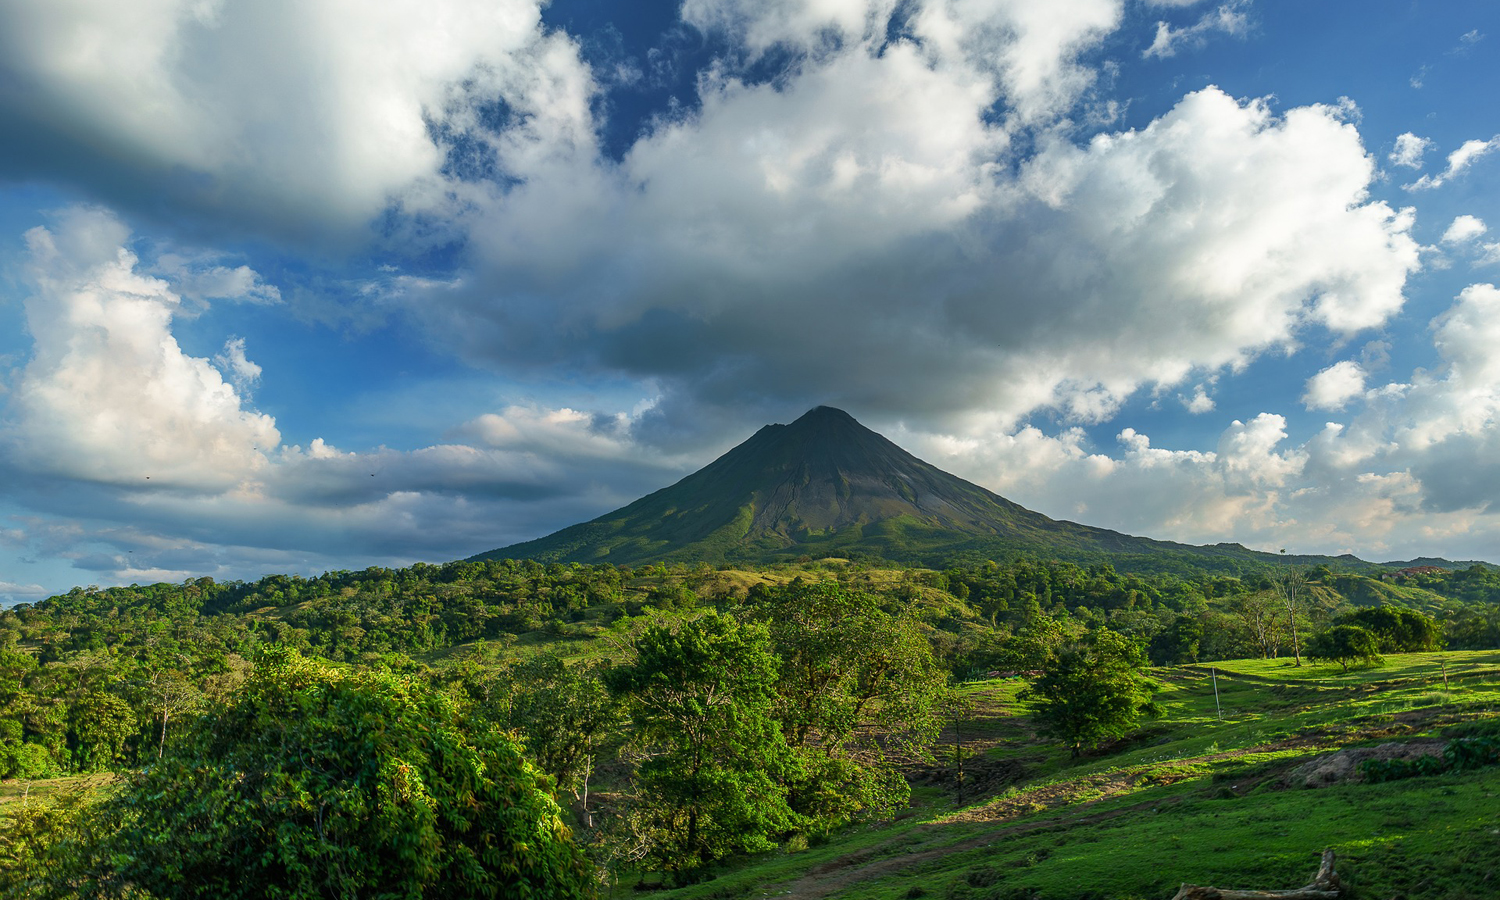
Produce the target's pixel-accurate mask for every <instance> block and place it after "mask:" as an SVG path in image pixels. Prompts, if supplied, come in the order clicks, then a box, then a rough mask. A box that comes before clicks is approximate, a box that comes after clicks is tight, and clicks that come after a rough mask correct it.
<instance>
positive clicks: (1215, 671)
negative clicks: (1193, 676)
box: [1208, 666, 1224, 722]
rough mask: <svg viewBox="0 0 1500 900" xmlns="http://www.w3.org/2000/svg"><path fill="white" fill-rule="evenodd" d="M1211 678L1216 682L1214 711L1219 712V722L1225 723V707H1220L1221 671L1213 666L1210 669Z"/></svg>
mask: <svg viewBox="0 0 1500 900" xmlns="http://www.w3.org/2000/svg"><path fill="white" fill-rule="evenodd" d="M1208 672H1209V675H1210V677H1212V678H1213V680H1214V709H1216V710H1218V711H1219V721H1220V722H1222V721H1224V707H1222V706H1220V705H1219V670H1218V669H1216V668H1214V667H1213V666H1209V667H1208Z"/></svg>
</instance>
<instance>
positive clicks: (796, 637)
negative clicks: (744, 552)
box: [750, 578, 947, 827]
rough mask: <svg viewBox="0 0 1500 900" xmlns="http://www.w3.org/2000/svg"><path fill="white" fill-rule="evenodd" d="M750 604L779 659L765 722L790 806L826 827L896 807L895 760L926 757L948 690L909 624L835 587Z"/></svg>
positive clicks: (795, 588) (900, 782)
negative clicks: (776, 745) (777, 744)
mask: <svg viewBox="0 0 1500 900" xmlns="http://www.w3.org/2000/svg"><path fill="white" fill-rule="evenodd" d="M750 602H751V612H752V615H754V616H755V617H756V618H757V619H758V620H760V621H762V622H764V623H765V625H766V628H767V630H768V633H769V635H770V639H771V647H772V650H773V651H774V652H775V653H776V654H777V655H778V656H779V657H780V660H781V666H780V673H781V675H780V679H779V680H778V682H777V698H776V704H775V707H774V713H773V714H774V716H775V718H776V720H777V721H778V723H779V724H780V726H781V729H782V733H783V734H784V735H785V737H786V741H787V743H788V744H789V745H790V746H791V748H792V750H793V753H794V756H795V759H796V768H797V772H796V774H795V775H793V776H791V779H790V782H789V784H788V790H789V793H788V799H789V802H790V803H791V805H792V808H793V809H794V810H796V811H797V812H798V813H799V814H801V815H802V816H805V817H807V818H808V819H809V820H810V821H813V822H817V823H819V824H820V825H821V826H822V827H829V826H833V825H838V824H842V823H843V822H845V821H848V820H849V819H851V818H854V817H856V816H859V815H885V814H889V813H890V812H892V811H893V810H894V809H896V808H897V807H899V806H901V805H904V804H905V803H906V800H907V797H908V796H909V794H910V788H909V786H908V785H907V783H906V780H905V779H904V778H902V777H901V775H900V773H899V772H898V771H897V770H896V765H895V758H896V756H897V755H898V754H903V753H904V754H908V755H911V754H916V755H923V754H926V753H927V748H928V747H930V746H931V744H932V742H933V741H934V739H935V738H936V736H937V732H938V729H939V727H940V721H939V715H940V714H941V710H942V708H943V706H944V700H945V696H946V688H947V676H946V674H945V673H944V672H942V670H941V669H940V668H939V667H938V665H937V663H936V661H935V660H934V659H933V654H932V646H931V644H930V643H929V642H928V640H927V638H926V637H925V636H924V635H923V634H922V633H921V631H920V629H919V628H918V626H917V623H916V622H915V621H914V620H913V619H912V618H911V617H910V616H909V615H892V614H890V613H887V612H886V611H884V610H883V609H881V605H880V599H879V598H878V597H876V596H874V595H873V594H870V593H868V592H865V591H858V590H850V589H848V588H845V587H843V586H841V585H839V584H838V583H837V582H833V581H820V582H816V583H808V582H804V581H803V580H802V579H800V578H799V579H797V580H795V581H793V582H792V583H791V584H788V585H786V586H784V587H780V588H759V589H757V590H756V591H753V592H752V593H751V597H750ZM862 726H863V727H862ZM868 726H875V728H874V729H871V728H870V727H868ZM877 732H878V734H877Z"/></svg>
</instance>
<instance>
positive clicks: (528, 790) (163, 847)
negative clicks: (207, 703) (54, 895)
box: [74, 649, 591, 898]
mask: <svg viewBox="0 0 1500 900" xmlns="http://www.w3.org/2000/svg"><path fill="white" fill-rule="evenodd" d="M558 812H559V811H558V809H557V807H556V804H555V803H553V801H552V800H551V798H550V797H549V796H548V795H547V794H546V793H545V792H544V791H543V790H542V789H541V783H540V781H539V776H538V775H537V774H536V772H535V770H534V769H532V768H531V766H530V765H529V764H528V763H526V762H525V761H524V760H523V759H522V757H521V755H520V752H519V750H518V748H517V747H516V746H515V744H514V743H513V742H512V741H511V740H510V739H509V738H507V737H506V736H504V735H503V734H501V733H500V732H498V731H496V730H494V729H492V728H491V729H466V728H465V727H464V723H463V722H462V721H461V720H460V719H459V717H458V715H457V710H456V707H455V705H454V704H453V702H452V701H451V700H450V699H448V698H447V697H445V696H444V695H442V694H438V693H435V692H432V691H430V690H428V689H426V688H424V687H422V686H421V685H420V684H419V683H417V682H415V681H413V680H412V679H410V678H406V677H401V676H396V675H391V674H388V673H378V672H363V673H346V672H340V671H337V670H334V669H331V668H328V667H327V666H325V665H321V664H318V663H316V662H313V661H310V660H306V659H304V658H302V657H301V656H299V655H298V654H296V653H295V652H293V651H288V650H275V649H273V650H270V651H268V652H266V653H265V654H264V655H263V656H262V658H261V660H260V662H259V663H258V665H257V667H256V669H255V672H254V673H253V675H252V676H251V678H250V680H249V681H248V682H247V684H246V685H245V689H244V691H243V693H242V695H241V696H240V698H239V699H238V700H236V701H235V702H234V703H233V704H231V705H230V706H228V707H227V708H226V709H224V710H223V711H222V712H220V713H218V714H216V715H210V716H206V717H204V718H202V719H200V720H199V721H197V722H196V723H194V725H193V726H192V727H191V728H190V729H189V730H188V732H187V733H186V734H184V735H183V736H182V737H181V739H179V740H176V741H174V742H171V743H169V744H168V746H167V752H166V753H165V754H164V755H163V757H162V759H161V760H160V761H159V762H158V763H156V764H154V765H152V766H151V767H149V768H147V769H145V770H143V771H140V772H137V773H135V774H134V775H132V776H131V777H130V778H129V779H128V780H127V781H126V783H125V785H124V787H123V789H122V791H121V793H120V794H119V796H118V797H116V798H114V799H111V800H109V801H106V802H105V803H103V804H102V805H101V806H100V808H99V813H100V815H101V816H102V817H103V818H104V820H105V821H108V822H110V823H111V824H112V825H113V826H114V827H113V833H111V834H109V836H108V837H106V838H104V839H103V840H102V841H101V842H100V843H99V844H98V845H97V846H96V847H94V848H93V852H92V853H91V854H90V855H89V858H88V859H87V861H86V871H85V872H84V873H83V875H84V878H83V881H84V883H85V885H86V890H85V891H84V893H86V894H87V893H89V891H90V890H92V891H94V892H97V893H98V894H100V895H113V894H116V893H118V892H120V891H122V890H123V889H125V888H126V887H134V888H139V889H142V890H145V891H147V892H149V893H150V894H151V895H154V896H158V897H178V898H198V897H202V898H208V897H214V898H221V897H222V898H251V897H267V896H280V897H289V898H321V897H334V896H336V897H345V896H372V897H376V896H378V897H392V898H395V897H403V898H416V897H424V896H427V897H456V898H462V897H497V896H499V897H542V896H546V897H559V898H561V897H583V896H586V895H587V894H588V893H589V888H590V884H591V882H590V878H589V874H588V871H587V868H586V865H585V863H584V861H583V859H582V857H581V856H580V855H579V853H578V851H577V849H576V848H575V847H574V846H573V843H572V840H571V837H570V836H569V833H568V830H567V829H566V827H565V826H564V825H563V824H562V822H561V820H560V819H559V816H558ZM74 874H75V877H76V875H77V873H74Z"/></svg>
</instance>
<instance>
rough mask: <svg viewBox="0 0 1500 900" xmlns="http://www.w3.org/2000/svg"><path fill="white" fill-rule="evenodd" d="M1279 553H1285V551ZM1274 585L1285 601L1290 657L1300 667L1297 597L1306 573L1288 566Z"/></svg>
mask: <svg viewBox="0 0 1500 900" xmlns="http://www.w3.org/2000/svg"><path fill="white" fill-rule="evenodd" d="M1281 552H1282V553H1283V554H1285V553H1286V551H1285V550H1283V551H1281ZM1276 584H1277V585H1278V586H1279V587H1280V588H1281V596H1282V599H1283V600H1285V601H1286V622H1287V627H1288V628H1290V629H1291V633H1292V657H1293V658H1294V659H1296V661H1297V665H1299V666H1300V665H1302V648H1301V646H1300V645H1299V644H1298V643H1297V604H1298V602H1299V601H1300V600H1301V597H1300V596H1299V595H1300V593H1301V591H1302V589H1303V588H1304V587H1306V586H1307V573H1306V572H1303V571H1302V570H1301V569H1299V568H1297V567H1296V566H1288V567H1287V568H1286V569H1285V570H1283V571H1282V572H1281V573H1280V574H1279V575H1277V577H1276Z"/></svg>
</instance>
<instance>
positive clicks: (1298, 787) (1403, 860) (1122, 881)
mask: <svg viewBox="0 0 1500 900" xmlns="http://www.w3.org/2000/svg"><path fill="white" fill-rule="evenodd" d="M1445 667H1446V670H1447V676H1448V681H1447V688H1446V689H1445V688H1444V682H1443V669H1444V668H1445ZM1155 674H1156V675H1157V677H1158V678H1159V679H1160V680H1161V681H1162V683H1163V684H1164V686H1165V688H1164V690H1163V692H1162V694H1161V695H1160V697H1159V699H1160V701H1161V704H1162V706H1163V707H1164V714H1163V715H1162V716H1161V717H1160V718H1159V719H1158V720H1157V721H1156V722H1154V723H1153V724H1152V725H1150V726H1149V727H1148V728H1147V729H1145V730H1144V731H1143V732H1142V733H1141V734H1140V735H1139V736H1137V737H1136V738H1135V739H1133V740H1132V741H1130V742H1127V743H1124V744H1122V745H1120V746H1117V747H1114V748H1110V750H1109V752H1105V753H1101V754H1099V755H1096V756H1095V757H1093V758H1087V759H1083V760H1078V761H1070V760H1069V759H1067V756H1066V753H1064V752H1063V751H1061V750H1059V749H1057V748H1055V747H1052V746H1049V745H1048V744H1046V743H1043V742H1040V741H1038V740H1037V739H1036V737H1035V735H1034V733H1033V730H1032V728H1031V724H1030V722H1029V720H1028V719H1027V717H1026V714H1025V710H1024V709H1023V708H1022V707H1021V706H1019V705H1018V704H1017V703H1016V702H1015V695H1016V693H1017V691H1018V690H1019V687H1020V682H1019V681H1015V680H1011V681H989V682H982V683H976V684H972V685H969V686H967V687H966V691H967V692H968V693H969V695H970V696H971V697H972V699H973V700H974V701H975V702H976V712H975V713H974V714H973V716H972V718H971V719H969V720H966V721H963V722H961V723H960V732H959V733H961V734H962V735H963V736H964V741H965V742H966V743H965V746H966V748H968V749H970V750H977V751H978V753H977V754H976V755H975V756H974V757H972V758H970V759H968V760H967V761H966V764H965V769H966V772H967V775H968V785H967V787H966V789H965V792H964V793H963V794H960V790H959V786H958V784H957V783H956V774H955V770H954V767H953V765H952V755H953V753H954V752H955V750H956V748H957V746H958V745H957V743H956V740H955V738H956V736H957V735H956V734H955V732H954V730H953V729H952V728H950V729H949V730H948V732H947V733H946V734H945V735H944V740H945V746H944V748H943V749H944V751H945V752H946V754H947V757H948V764H947V765H946V766H944V767H943V768H941V769H939V770H934V771H933V772H932V773H930V774H931V778H930V781H931V784H930V786H928V787H926V788H924V789H922V790H920V791H919V793H918V802H917V803H916V804H915V805H914V807H913V809H912V810H911V811H910V813H909V814H908V815H906V816H905V817H904V818H902V819H901V820H899V821H897V822H895V823H893V824H890V825H887V826H883V827H871V828H865V829H860V830H854V831H850V832H847V833H844V834H842V835H839V836H838V837H837V838H835V839H834V840H831V841H829V842H828V843H826V844H824V845H822V846H818V847H812V848H808V849H802V848H796V847H794V848H788V850H789V851H790V852H784V853H781V854H775V855H770V856H767V857H763V858H759V859H755V860H750V861H746V862H743V863H742V864H740V865H739V866H738V867H737V868H734V869H733V870H731V871H727V872H725V873H724V874H722V875H721V876H720V877H719V878H717V879H715V880H713V881H711V882H707V883H704V884H700V885H695V886H692V887H690V888H684V889H679V890H674V891H665V892H662V893H660V894H657V895H656V896H658V897H660V898H662V900H668V898H671V900H679V898H680V900H689V898H710V897H713V898H725V897H740V896H744V897H762V896H789V897H804V898H814V897H832V896H837V897H840V898H851V900H858V898H871V900H874V898H882V900H885V898H890V900H895V898H915V897H924V896H930V897H942V898H955V900H957V898H975V900H980V898H1005V900H1009V898H1018V900H1019V898H1038V900H1040V898H1045V900H1082V898H1106V897H1107V898H1111V900H1132V898H1143V900H1144V898H1152V900H1165V898H1167V897H1170V896H1171V895H1172V894H1173V893H1175V892H1176V890H1177V888H1178V886H1179V885H1180V884H1181V883H1183V882H1189V883H1196V884H1212V885H1216V886H1220V887H1235V888H1256V889H1286V888H1292V887H1297V886H1300V885H1302V884H1305V883H1306V882H1307V881H1309V880H1310V879H1311V876H1312V874H1313V872H1314V870H1315V869H1316V868H1317V864H1318V857H1319V854H1320V853H1321V852H1322V851H1323V850H1324V849H1325V848H1332V849H1334V850H1335V851H1336V853H1337V854H1338V871H1339V874H1340V875H1341V877H1342V878H1343V881H1344V883H1345V885H1346V886H1347V887H1348V889H1349V890H1348V892H1347V893H1346V896H1347V897H1353V898H1377V897H1378V898H1387V897H1406V896H1410V897H1418V896H1420V897H1433V898H1474V897H1482V896H1492V895H1493V891H1494V884H1495V881H1496V879H1497V878H1500V834H1497V828H1500V823H1497V821H1496V819H1495V809H1497V808H1500V805H1497V798H1500V768H1494V767H1492V768H1486V769H1478V770H1474V771H1469V772H1463V773H1449V774H1442V775H1434V776H1428V777H1418V778H1411V779H1407V780H1402V781H1396V782H1389V783H1384V784H1369V783H1363V782H1358V781H1335V782H1330V783H1327V784H1324V785H1323V786H1318V787H1307V786H1304V784H1303V782H1305V781H1306V776H1305V775H1303V776H1301V777H1296V776H1294V773H1295V772H1296V770H1297V769H1298V768H1299V767H1302V766H1304V765H1306V764H1307V763H1309V762H1310V761H1312V760H1314V759H1317V758H1324V759H1327V758H1328V756H1327V755H1328V754H1331V753H1334V752H1335V751H1338V750H1341V749H1349V748H1358V747H1371V746H1379V745H1383V744H1390V743H1392V742H1403V743H1409V742H1415V741H1420V740H1424V739H1432V738H1438V739H1441V738H1443V736H1444V735H1451V734H1454V733H1459V732H1460V731H1463V730H1466V729H1467V730H1476V729H1486V728H1487V729H1489V730H1490V731H1491V733H1497V732H1500V653H1497V652H1475V653H1446V654H1437V653H1429V654H1410V655H1404V656H1399V657H1391V658H1390V659H1389V660H1388V665H1387V666H1385V667H1384V668H1378V669H1367V670H1360V671H1355V672H1351V673H1349V674H1347V675H1342V674H1339V672H1338V670H1337V668H1333V667H1327V666H1322V667H1320V666H1304V667H1302V668H1300V669H1299V668H1293V667H1290V666H1288V665H1287V664H1285V663H1284V662H1283V661H1278V660H1268V661H1259V660H1256V661H1236V662H1226V663H1219V664H1216V665H1215V666H1214V667H1213V668H1212V669H1211V668H1210V667H1207V666H1189V667H1183V668H1175V669H1159V670H1156V672H1155ZM1215 682H1217V686H1218V691H1219V701H1220V704H1221V705H1222V708H1223V718H1222V720H1221V719H1220V718H1219V714H1218V713H1217V712H1216V707H1215V699H1214V683H1215Z"/></svg>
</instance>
